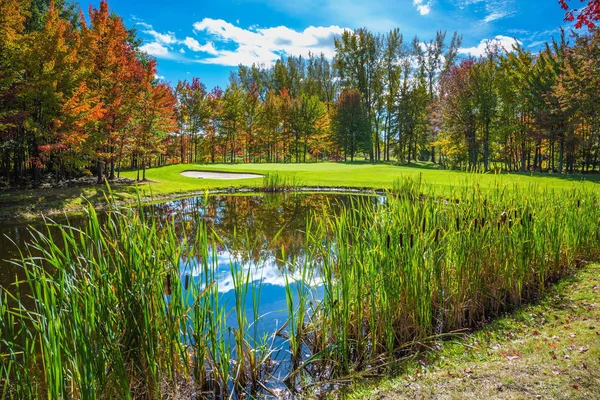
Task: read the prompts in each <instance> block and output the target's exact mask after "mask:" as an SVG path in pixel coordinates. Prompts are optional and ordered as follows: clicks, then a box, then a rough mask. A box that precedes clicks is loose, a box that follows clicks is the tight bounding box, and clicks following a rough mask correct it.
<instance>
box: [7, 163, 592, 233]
mask: <svg viewBox="0 0 600 400" xmlns="http://www.w3.org/2000/svg"><path fill="white" fill-rule="evenodd" d="M186 170H199V171H226V172H249V173H258V174H266V173H277V174H279V175H280V176H281V177H285V178H290V179H294V180H295V181H296V182H297V183H298V184H300V185H303V186H326V187H342V188H343V187H348V188H351V187H354V188H376V189H386V188H391V187H392V185H393V182H394V181H395V180H397V179H399V178H402V177H408V176H412V177H418V176H419V175H421V177H422V180H423V182H424V183H425V184H426V187H425V189H426V190H430V191H432V192H433V193H434V194H437V195H444V194H447V190H448V189H449V188H451V187H452V186H457V185H471V184H473V183H474V182H477V183H478V184H479V185H481V186H482V187H483V188H484V189H485V187H486V186H490V185H491V184H493V183H494V182H499V183H501V184H513V183H514V184H518V185H531V184H536V185H538V187H539V189H540V190H545V189H569V188H572V187H574V186H584V187H587V188H591V189H593V190H600V175H587V176H586V175H547V174H544V175H542V174H502V175H494V174H476V175H475V174H469V173H465V172H459V171H445V170H439V169H437V168H436V167H435V166H433V165H431V164H427V165H412V166H394V165H388V164H372V163H365V162H355V163H313V164H235V165H231V164H202V165H200V164H196V165H194V164H177V165H169V166H165V167H158V168H151V169H148V170H147V171H146V177H147V179H148V180H149V182H143V183H139V184H137V185H130V186H124V185H120V186H115V187H113V188H112V190H113V195H114V196H115V197H116V198H117V200H119V201H122V202H127V201H134V200H135V199H136V193H137V191H138V189H139V191H140V192H141V194H142V195H143V196H144V197H145V198H146V199H148V200H149V199H150V198H152V199H154V200H163V199H169V198H173V197H180V196H186V195H193V194H197V193H203V192H204V191H205V190H207V189H226V188H231V187H234V188H240V187H250V188H259V187H261V186H262V184H263V179H262V178H257V179H242V180H211V179H196V178H188V177H184V176H182V175H181V172H182V171H186ZM121 175H122V176H123V177H127V178H132V179H135V178H136V176H137V172H136V171H126V172H123V173H122V174H121ZM104 195H105V186H104V185H98V186H96V187H87V188H62V189H36V190H8V191H4V192H0V220H11V221H16V220H19V219H20V220H22V219H33V218H36V217H39V216H40V215H42V214H44V215H53V214H62V213H64V212H67V213H75V212H78V211H81V209H82V207H81V205H82V203H83V202H84V201H83V199H84V198H85V199H88V200H89V201H91V202H92V203H94V204H96V205H98V206H99V207H101V206H102V205H103V204H104Z"/></svg>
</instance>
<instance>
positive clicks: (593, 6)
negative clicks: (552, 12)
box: [558, 0, 600, 29]
mask: <svg viewBox="0 0 600 400" xmlns="http://www.w3.org/2000/svg"><path fill="white" fill-rule="evenodd" d="M570 1H571V0H558V3H559V4H560V6H561V7H562V8H563V9H564V10H565V11H567V13H566V15H565V21H574V20H577V22H576V23H575V28H577V29H580V28H582V27H583V26H584V25H585V26H587V27H588V28H589V29H594V27H595V26H596V25H595V21H598V20H600V0H580V2H581V3H585V2H586V1H587V5H586V6H584V7H583V8H581V9H578V8H571V9H569V8H570V7H569V2H570Z"/></svg>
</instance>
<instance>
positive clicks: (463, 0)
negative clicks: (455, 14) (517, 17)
mask: <svg viewBox="0 0 600 400" xmlns="http://www.w3.org/2000/svg"><path fill="white" fill-rule="evenodd" d="M455 2H456V3H457V5H458V7H459V8H461V9H464V8H466V7H475V9H476V10H480V11H482V12H485V17H484V18H483V19H481V20H480V21H479V24H488V23H490V22H493V21H497V20H499V19H502V18H506V17H510V16H511V15H513V14H515V0H455Z"/></svg>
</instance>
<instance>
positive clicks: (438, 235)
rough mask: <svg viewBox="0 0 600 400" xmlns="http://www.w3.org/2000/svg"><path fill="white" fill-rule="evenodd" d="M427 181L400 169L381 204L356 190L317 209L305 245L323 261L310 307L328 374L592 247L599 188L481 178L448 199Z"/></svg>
mask: <svg viewBox="0 0 600 400" xmlns="http://www.w3.org/2000/svg"><path fill="white" fill-rule="evenodd" d="M423 191H426V188H425V187H423V185H422V184H421V183H420V182H419V181H418V180H411V179H406V180H403V181H400V182H398V183H397V184H396V185H395V190H394V191H393V192H391V193H390V194H389V195H388V196H387V197H386V199H385V201H384V202H383V204H380V202H377V201H373V199H358V200H356V201H354V202H353V204H352V206H351V207H349V208H347V209H345V210H343V211H342V212H341V215H338V216H336V215H333V214H332V213H331V212H330V210H328V209H325V210H323V211H321V212H320V213H319V215H320V217H319V218H318V219H316V221H318V222H317V231H318V232H319V233H318V234H317V235H313V236H312V237H313V238H314V239H313V240H312V243H311V244H310V245H311V246H312V247H315V248H318V249H319V250H318V252H317V253H318V254H319V257H320V258H322V260H323V261H322V282H323V286H324V297H323V299H322V301H321V302H320V303H319V304H318V305H316V306H314V309H312V310H309V312H311V313H312V314H313V315H314V318H315V319H317V320H318V321H319V322H318V326H320V327H321V328H320V329H322V330H326V332H323V333H322V334H321V335H322V336H321V337H322V338H323V339H321V340H319V343H318V346H316V347H314V348H313V354H319V353H326V352H327V353H328V354H331V356H330V359H329V362H330V363H331V366H332V367H331V368H330V372H331V374H330V376H329V379H333V378H339V377H344V376H348V375H351V374H353V373H356V372H357V371H363V370H366V369H369V370H378V368H380V367H382V366H384V365H388V363H389V362H390V361H393V360H394V359H397V358H400V357H402V356H403V355H405V354H406V353H407V351H409V350H410V349H411V348H413V349H414V348H415V346H417V348H418V345H420V344H422V343H424V342H425V341H428V340H431V338H434V337H438V336H439V335H443V334H445V333H449V332H454V331H457V330H461V329H464V328H476V327H479V326H481V325H482V324H484V323H486V321H488V320H489V319H490V318H493V317H495V316H497V315H499V313H501V312H502V311H505V310H507V309H510V308H512V307H514V306H517V305H519V304H522V303H523V302H524V301H530V300H532V299H535V298H536V297H538V296H540V295H541V294H543V292H544V290H545V289H546V288H547V286H548V285H549V283H551V282H554V281H555V280H556V279H557V278H559V277H562V276H564V275H565V274H566V273H568V272H569V271H570V270H572V268H574V267H576V266H578V265H579V263H580V262H581V260H584V259H594V258H597V256H598V254H599V250H600V200H599V197H598V195H597V194H596V193H595V192H592V191H588V190H583V189H573V190H572V191H569V192H563V191H560V192H553V191H542V190H540V188H539V187H535V186H531V187H529V188H525V189H522V188H519V187H517V186H504V185H501V184H497V185H496V186H495V187H494V188H493V189H492V190H490V191H486V192H482V191H480V190H479V188H478V186H477V184H476V182H474V183H472V184H470V185H462V186H457V187H453V188H452V189H451V191H450V192H449V194H448V196H447V197H446V198H445V199H440V198H434V197H431V196H424V195H423V194H422V192H423ZM323 216H325V217H323Z"/></svg>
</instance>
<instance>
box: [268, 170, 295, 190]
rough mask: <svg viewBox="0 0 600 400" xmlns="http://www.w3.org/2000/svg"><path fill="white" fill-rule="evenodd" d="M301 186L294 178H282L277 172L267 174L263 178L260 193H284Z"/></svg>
mask: <svg viewBox="0 0 600 400" xmlns="http://www.w3.org/2000/svg"><path fill="white" fill-rule="evenodd" d="M300 186H302V184H301V183H300V182H298V181H297V180H296V178H295V177H289V176H282V175H281V174H279V173H277V172H268V173H266V174H265V177H264V178H263V185H262V188H261V189H262V191H263V192H267V193H275V192H285V191H290V190H293V189H295V188H298V187H300Z"/></svg>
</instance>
